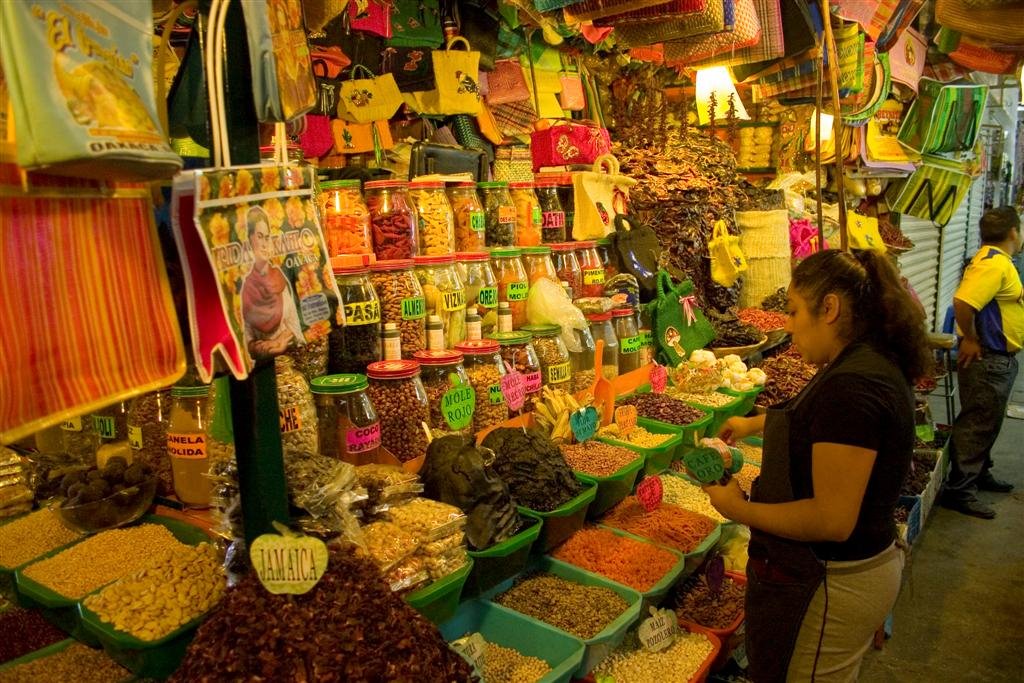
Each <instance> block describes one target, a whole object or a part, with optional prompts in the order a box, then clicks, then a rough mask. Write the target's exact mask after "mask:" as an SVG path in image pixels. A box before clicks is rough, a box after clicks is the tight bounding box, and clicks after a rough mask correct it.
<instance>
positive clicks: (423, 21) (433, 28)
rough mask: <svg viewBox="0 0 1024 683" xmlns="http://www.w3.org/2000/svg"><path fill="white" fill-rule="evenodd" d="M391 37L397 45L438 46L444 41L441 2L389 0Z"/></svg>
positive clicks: (392, 41)
mask: <svg viewBox="0 0 1024 683" xmlns="http://www.w3.org/2000/svg"><path fill="white" fill-rule="evenodd" d="M389 1H390V4H391V14H392V16H391V31H392V35H391V39H390V40H389V41H388V45H394V46H397V47H429V48H437V47H440V46H441V45H442V44H443V43H444V34H443V33H442V30H441V12H440V7H439V4H438V3H437V2H436V1H435V2H426V1H425V0H389Z"/></svg>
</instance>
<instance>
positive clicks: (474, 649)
mask: <svg viewBox="0 0 1024 683" xmlns="http://www.w3.org/2000/svg"><path fill="white" fill-rule="evenodd" d="M451 648H452V649H453V650H455V651H456V652H458V653H459V654H460V655H461V656H462V658H463V659H465V660H466V662H467V663H468V664H469V665H470V666H471V667H473V669H474V670H475V671H483V666H484V652H485V651H486V649H487V641H486V640H484V637H483V636H482V635H480V634H479V633H470V634H469V635H468V636H466V637H464V638H459V639H458V640H453V641H452V642H451Z"/></svg>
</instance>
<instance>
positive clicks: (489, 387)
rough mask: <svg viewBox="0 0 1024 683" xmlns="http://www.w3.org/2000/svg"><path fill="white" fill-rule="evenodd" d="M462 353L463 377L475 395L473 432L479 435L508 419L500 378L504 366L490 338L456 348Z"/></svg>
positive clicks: (464, 343) (462, 344)
mask: <svg viewBox="0 0 1024 683" xmlns="http://www.w3.org/2000/svg"><path fill="white" fill-rule="evenodd" d="M455 350H456V351H460V352H462V355H463V357H464V361H463V364H464V365H465V368H466V376H467V377H469V383H470V384H471V385H472V386H473V391H475V392H476V410H475V411H474V412H473V431H474V432H479V431H480V430H481V429H487V428H488V427H491V426H493V425H496V424H498V423H500V422H504V421H505V420H507V419H508V406H507V405H506V404H505V397H504V396H503V395H502V393H501V378H502V377H504V376H505V364H504V363H503V362H502V360H501V354H500V353H499V351H500V345H499V344H498V342H496V341H494V340H493V339H477V340H474V341H465V342H462V343H461V344H456V345H455Z"/></svg>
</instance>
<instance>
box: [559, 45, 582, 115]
mask: <svg viewBox="0 0 1024 683" xmlns="http://www.w3.org/2000/svg"><path fill="white" fill-rule="evenodd" d="M559 55H561V51H559ZM558 81H559V85H560V86H561V90H560V91H559V93H558V103H559V104H560V105H561V106H562V109H564V110H566V111H583V110H584V109H585V108H586V106H587V97H586V95H585V94H584V92H583V77H582V76H581V75H580V67H579V62H577V65H576V70H575V71H573V70H570V69H569V68H568V67H567V66H566V65H565V62H564V61H563V62H562V70H561V71H559V72H558Z"/></svg>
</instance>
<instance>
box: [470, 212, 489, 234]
mask: <svg viewBox="0 0 1024 683" xmlns="http://www.w3.org/2000/svg"><path fill="white" fill-rule="evenodd" d="M469 229H470V230H476V231H477V232H483V231H484V230H486V229H487V216H486V214H484V212H483V211H470V212H469Z"/></svg>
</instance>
